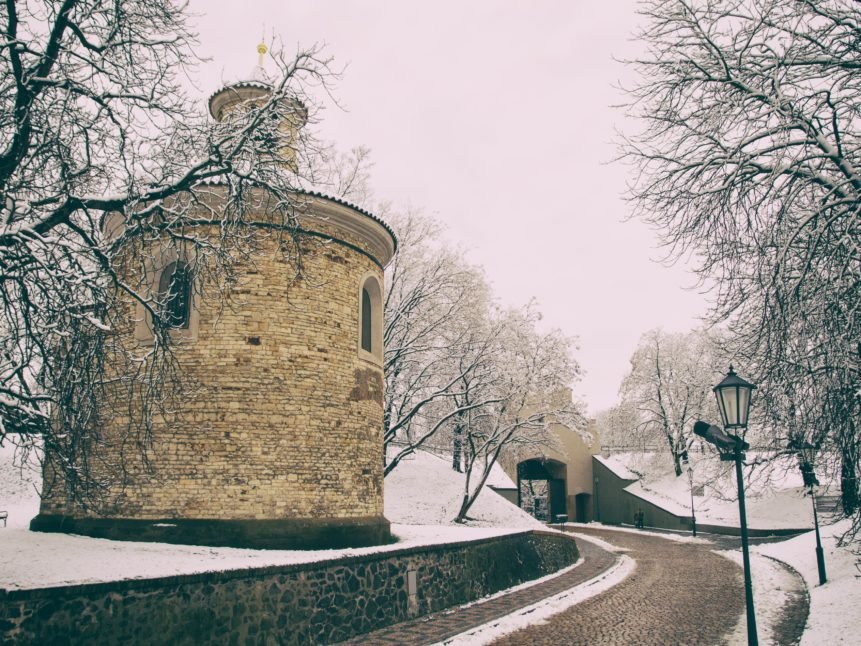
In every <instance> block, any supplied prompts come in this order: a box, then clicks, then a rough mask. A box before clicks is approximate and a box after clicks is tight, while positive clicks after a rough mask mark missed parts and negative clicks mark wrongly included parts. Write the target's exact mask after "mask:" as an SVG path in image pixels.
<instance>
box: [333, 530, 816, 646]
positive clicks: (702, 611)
mask: <svg viewBox="0 0 861 646" xmlns="http://www.w3.org/2000/svg"><path fill="white" fill-rule="evenodd" d="M576 532H577V533H578V534H585V535H591V536H595V537H597V538H600V539H602V540H604V541H606V542H608V543H611V544H612V545H615V546H618V547H619V548H621V549H624V550H627V555H628V556H630V557H631V558H633V559H634V560H635V561H636V563H637V567H636V569H635V570H634V572H633V573H632V574H631V575H630V576H628V577H627V578H626V579H624V580H623V581H622V582H621V583H619V584H617V585H616V586H614V587H613V588H611V589H609V590H607V591H606V592H603V593H601V594H599V595H597V596H595V597H592V598H591V599H587V600H585V601H583V602H581V603H579V604H577V605H576V606H573V607H572V608H569V609H568V610H565V611H563V612H561V613H559V614H556V615H553V616H552V617H551V618H550V619H549V620H548V621H547V623H546V624H543V625H533V626H529V627H527V628H524V629H523V630H520V631H518V632H516V633H512V634H510V635H507V636H506V637H504V638H502V639H499V640H497V641H496V642H494V644H497V645H500V646H522V645H523V644H539V645H542V644H547V645H552V646H559V645H560V644H562V645H565V646H569V645H570V646H574V645H576V644H588V645H589V646H631V645H641V644H642V645H648V646H654V645H660V646H669V645H674V644H686V645H688V644H690V645H696V646H710V645H722V644H726V643H727V640H728V639H729V637H730V635H732V633H733V631H734V629H735V627H736V624H737V622H738V621H739V619H740V618H741V616H742V614H743V613H744V584H743V581H742V570H741V568H740V567H738V566H736V565H733V564H732V563H731V562H730V561H729V560H728V559H726V558H724V557H723V556H720V555H718V554H715V553H714V552H713V550H715V549H733V548H735V547H736V545H735V542H737V540H738V539H731V538H728V537H718V538H717V540H716V542H717V544H715V543H714V542H708V543H706V542H703V543H688V542H678V541H672V540H667V539H664V538H661V537H658V536H655V535H654V534H649V533H642V534H641V533H635V532H618V531H612V530H602V529H593V528H587V527H583V526H578V527H577V529H576ZM579 545H580V548H581V553H582V554H583V557H584V558H585V563H584V564H583V565H581V566H579V567H576V568H574V569H573V570H571V571H570V572H568V573H567V574H563V575H561V576H559V577H557V578H554V579H550V580H549V581H546V582H543V583H540V584H538V585H536V586H533V587H530V588H526V589H523V590H519V591H516V592H513V593H510V594H508V595H504V596H501V597H497V598H495V599H492V600H490V601H487V602H483V603H480V604H474V605H470V606H468V607H466V608H463V607H461V608H452V609H449V610H447V611H444V612H442V613H438V614H436V615H433V616H426V617H420V618H418V619H414V620H412V621H408V622H404V623H402V624H398V625H395V626H390V627H388V628H384V629H382V630H379V631H376V632H374V633H370V634H367V635H361V636H359V637H356V638H355V639H353V640H351V641H350V642H348V643H349V644H372V645H374V646H377V645H379V646H382V645H392V646H405V645H410V646H412V645H416V646H418V645H427V644H443V643H447V640H449V639H450V638H451V637H454V636H455V635H457V634H459V633H464V632H467V631H469V630H471V629H473V628H477V627H479V626H481V625H483V624H486V623H487V622H493V621H494V620H495V619H497V618H499V617H502V616H503V615H506V614H508V613H510V612H514V611H516V610H518V609H520V608H523V607H525V606H528V605H529V604H531V603H535V602H536V601H539V600H540V599H544V598H547V597H550V596H552V595H554V594H557V593H558V592H561V591H563V590H566V589H569V588H571V587H573V586H576V585H579V584H580V583H583V582H584V581H586V580H588V579H590V578H592V577H594V576H596V575H597V574H599V573H600V572H603V571H605V570H606V569H607V568H609V567H610V566H611V565H612V564H613V563H614V561H615V555H614V554H612V553H610V552H607V551H605V550H604V549H602V548H600V547H598V546H596V545H593V544H592V543H590V542H588V541H585V540H581V541H579ZM792 573H793V577H794V579H795V585H794V586H793V587H794V588H797V589H789V590H787V592H788V595H787V596H788V598H789V600H788V602H787V603H786V605H785V607H784V608H782V609H781V611H780V615H781V619H780V620H779V621H778V622H777V624H776V625H775V626H774V635H773V637H774V639H773V641H774V643H777V644H781V646H790V645H792V644H797V643H798V642H799V641H800V638H801V633H802V631H803V630H804V625H805V623H806V620H807V613H808V608H809V604H808V601H809V599H808V596H807V591H806V589H805V588H804V584H803V582H802V580H801V577H800V576H799V575H798V573H796V572H794V571H792ZM479 640H480V638H479ZM467 641H469V639H468V638H467Z"/></svg>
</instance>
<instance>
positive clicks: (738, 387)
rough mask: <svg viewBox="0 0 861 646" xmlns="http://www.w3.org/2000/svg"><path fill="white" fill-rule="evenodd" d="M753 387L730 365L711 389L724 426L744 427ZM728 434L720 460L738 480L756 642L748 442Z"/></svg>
mask: <svg viewBox="0 0 861 646" xmlns="http://www.w3.org/2000/svg"><path fill="white" fill-rule="evenodd" d="M755 388H756V386H754V385H753V384H751V383H749V382H747V381H745V380H744V379H742V378H741V377H739V376H738V375H737V374H735V372H734V371H733V369H732V365H730V367H729V372H728V373H727V375H726V377H724V378H723V380H722V381H721V382H720V383H719V384H718V385H717V386H715V387H714V388H713V389H712V390H713V391H714V394H715V398H716V399H717V404H718V410H719V411H720V415H721V419H722V421H723V427H724V430H726V431H730V430H735V429H741V430H742V431H744V430H745V429H746V428H747V415H748V413H749V412H750V396H751V394H752V393H753V390H754V389H755ZM727 436H728V437H729V438H730V439H731V441H732V444H733V446H732V452H731V453H730V452H724V453H722V454H721V460H727V461H728V460H732V461H733V462H735V476H736V479H737V480H738V515H739V521H740V523H741V553H742V561H743V563H744V605H745V608H746V610H747V643H748V646H758V644H759V639H758V638H757V636H756V613H755V612H754V609H753V584H752V583H751V579H750V551H749V546H748V536H747V514H746V512H745V508H744V478H743V477H742V472H741V463H742V460H744V457H745V456H744V453H743V451H744V449H746V448H748V445H747V443H746V442H744V440H742V439H741V438H740V437H738V436H737V435H729V434H727ZM718 448H720V446H719V447H718ZM727 448H729V447H727Z"/></svg>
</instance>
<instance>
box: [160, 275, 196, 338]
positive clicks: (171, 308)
mask: <svg viewBox="0 0 861 646" xmlns="http://www.w3.org/2000/svg"><path fill="white" fill-rule="evenodd" d="M158 302H159V307H160V308H161V315H162V317H163V318H164V320H165V322H166V323H167V325H168V327H172V328H183V329H188V324H189V320H190V319H191V269H190V268H189V266H188V263H185V262H183V261H181V260H177V261H176V262H172V263H170V264H169V265H168V266H167V267H165V268H164V270H163V271H162V272H161V276H160V277H159V280H158Z"/></svg>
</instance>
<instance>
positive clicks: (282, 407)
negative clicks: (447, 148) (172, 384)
mask: <svg viewBox="0 0 861 646" xmlns="http://www.w3.org/2000/svg"><path fill="white" fill-rule="evenodd" d="M269 96H270V88H269V86H268V85H267V84H266V83H264V82H258V81H251V82H244V83H238V84H235V85H232V86H230V87H226V88H224V89H222V90H220V91H219V92H217V93H216V94H214V95H213V96H212V97H211V99H210V101H209V107H210V111H211V113H212V115H213V117H214V118H216V119H217V120H221V119H223V118H224V117H225V115H229V114H230V112H231V111H232V110H234V109H238V108H240V107H241V106H242V105H244V104H245V105H247V104H248V102H255V101H264V100H266V99H268V97H269ZM292 108H293V109H291V110H288V111H287V112H288V113H290V114H293V115H295V116H296V118H295V119H292V120H289V119H288V120H287V122H286V123H285V124H283V128H282V127H281V126H279V129H282V130H291V129H296V128H299V127H301V126H302V125H303V123H304V109H303V108H302V106H301V104H299V103H298V102H296V104H295V105H294V106H292ZM287 162H288V166H289V165H290V159H288V160H287ZM226 190H227V189H226V187H225V186H222V185H220V184H219V183H218V182H217V181H216V182H212V183H210V184H207V185H206V186H205V187H198V188H197V189H195V191H196V193H195V195H196V198H197V200H198V202H199V203H200V204H202V205H203V204H205V206H206V207H207V208H208V209H217V208H218V206H219V204H220V203H223V202H224V196H225V195H226ZM248 199H250V200H251V202H252V204H253V206H252V208H253V209H256V211H255V213H259V218H257V219H264V220H265V219H266V217H267V213H269V212H271V211H272V208H271V205H270V201H271V200H272V198H271V196H269V195H267V193H266V192H264V191H263V190H262V189H261V190H259V191H256V192H255V191H251V193H250V195H249V198H248ZM295 200H296V204H297V205H298V206H297V214H298V228H299V234H298V237H297V240H298V244H299V245H300V246H301V248H302V264H303V272H302V274H301V275H299V274H297V271H296V266H295V256H294V255H291V254H285V253H284V249H283V247H282V245H284V244H285V243H284V239H283V238H282V237H280V236H277V235H272V236H271V237H264V238H263V239H262V240H261V241H260V242H259V243H258V245H257V249H256V253H255V256H254V261H253V264H251V263H250V262H249V263H248V264H246V265H240V266H239V267H238V269H237V275H238V280H237V282H236V284H235V285H233V286H231V287H230V289H229V292H228V294H229V300H230V304H229V306H228V307H224V306H223V303H222V302H221V301H220V300H218V299H208V298H206V297H205V296H202V295H201V294H204V295H205V294H206V293H207V290H205V289H204V290H200V289H188V288H186V289H183V288H182V286H181V284H180V283H181V282H182V280H188V281H194V280H204V279H203V278H202V277H197V276H195V275H194V266H195V265H194V261H193V259H191V258H184V257H181V256H180V255H178V254H177V252H176V251H167V250H164V251H158V250H156V251H154V252H153V253H152V267H151V271H150V272H149V273H151V279H150V282H151V289H152V290H153V292H156V291H159V290H162V291H163V290H164V286H165V285H166V284H168V283H170V285H171V287H169V288H170V289H174V287H173V285H175V284H180V287H179V288H176V289H175V290H174V291H176V294H175V296H176V298H174V299H173V300H172V301H171V303H174V304H177V308H176V310H177V311H176V312H175V313H173V312H172V313H171V316H176V317H177V318H176V325H175V328H174V329H172V330H171V334H172V335H174V336H175V337H176V340H177V341H178V343H177V346H176V351H175V352H176V358H177V363H178V365H179V366H180V367H181V370H182V371H183V372H184V374H185V376H187V377H190V379H191V381H192V382H193V383H195V384H196V386H197V389H196V391H195V393H194V396H193V397H190V398H188V399H187V400H186V401H185V403H184V404H183V409H182V410H181V411H179V415H178V419H179V420H181V422H180V423H179V424H178V425H177V424H172V425H170V426H168V424H167V422H164V421H160V420H157V421H156V422H155V423H154V428H153V437H152V447H151V449H150V451H149V463H148V465H146V466H145V465H143V464H138V463H137V462H135V460H134V459H132V458H130V454H127V455H126V456H125V459H126V462H127V464H126V466H125V472H126V473H125V477H124V478H123V479H122V483H121V485H120V484H117V485H116V490H115V491H108V494H109V497H110V499H111V500H112V504H111V506H110V507H109V508H100V509H99V511H98V512H94V511H93V510H91V509H84V508H82V507H80V506H78V505H76V504H75V503H74V502H73V501H71V500H70V499H69V498H68V497H67V496H66V494H64V489H65V488H64V487H63V486H62V483H59V484H57V486H53V487H50V488H49V489H46V491H45V492H44V495H43V501H42V507H41V513H40V514H39V515H38V516H37V517H36V518H35V519H34V520H33V522H32V524H31V528H32V529H34V530H42V531H64V532H72V533H79V534H87V535H92V536H100V537H107V538H118V539H127V540H147V541H150V540H151V541H166V542H175V543H191V544H202V545H229V546H244V547H265V548H279V549H283V548H324V547H326V548H330V547H344V546H362V545H372V544H379V543H385V542H390V541H391V540H392V539H391V534H390V532H389V523H388V521H387V520H386V519H385V518H384V516H383V457H382V447H383V437H382V433H383V406H382V404H383V383H384V381H383V367H382V366H383V333H382V325H383V311H382V306H383V293H382V292H383V284H384V282H383V268H384V267H385V265H386V263H388V261H389V260H390V259H391V257H392V255H393V254H394V251H395V245H396V241H395V237H394V235H393V233H392V231H391V230H390V229H389V227H388V226H387V225H386V224H385V223H383V222H382V221H381V220H379V219H377V218H376V217H374V216H373V215H371V214H370V213H368V212H366V211H363V210H362V209H359V208H357V207H355V206H352V205H350V204H347V203H345V202H343V201H340V200H337V199H333V198H330V197H326V196H323V195H320V194H316V193H297V194H296V195H295ZM201 208H202V207H201ZM210 212H211V211H210ZM118 225H119V221H117V222H112V221H111V218H107V219H106V227H107V228H108V230H110V228H111V227H112V226H118ZM291 258H293V259H292V260H291ZM166 272H167V274H166ZM165 276H167V280H166V279H165ZM177 276H178V277H180V278H179V279H176V278H172V277H177ZM171 280H175V281H179V282H174V283H171V282H170V281H171ZM127 307H128V309H129V311H128V313H129V321H130V324H129V329H128V330H126V331H124V333H123V334H124V337H123V338H124V341H123V343H129V344H133V345H134V347H136V348H145V347H146V346H147V344H148V343H149V344H152V343H153V338H152V332H151V327H150V325H151V321H150V319H149V317H148V316H147V314H146V312H145V311H144V309H143V306H142V305H140V304H137V305H136V304H134V303H131V302H129V303H128V304H127ZM171 307H173V306H171ZM133 414H134V413H132V415H133ZM112 424H113V425H114V426H111V425H112ZM127 427H128V419H122V418H118V419H111V420H108V421H106V422H105V428H104V429H102V430H103V433H102V434H103V436H104V438H105V441H104V442H103V448H101V449H100V450H102V451H104V452H105V460H104V462H106V463H107V462H110V460H109V459H108V458H109V457H116V455H117V451H120V450H121V449H119V448H118V447H119V446H120V445H121V444H122V437H123V429H124V428H127ZM108 454H110V455H108ZM48 479H49V474H46V481H47V480H48Z"/></svg>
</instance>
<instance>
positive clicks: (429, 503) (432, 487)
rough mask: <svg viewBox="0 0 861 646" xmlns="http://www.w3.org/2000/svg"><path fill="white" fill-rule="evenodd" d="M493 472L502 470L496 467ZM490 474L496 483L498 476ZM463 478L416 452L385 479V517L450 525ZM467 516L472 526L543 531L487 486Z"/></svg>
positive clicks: (434, 458) (444, 464)
mask: <svg viewBox="0 0 861 646" xmlns="http://www.w3.org/2000/svg"><path fill="white" fill-rule="evenodd" d="M494 469H499V470H500V471H501V470H502V469H501V468H500V466H499V465H498V464H497V465H494ZM491 475H494V477H495V479H496V481H499V476H498V474H494V473H493V472H491ZM465 479H466V477H465V476H464V474H462V473H457V472H455V471H452V468H451V465H450V464H449V461H448V460H445V459H443V458H439V457H437V456H435V455H432V454H430V453H426V452H424V451H418V452H417V453H415V454H414V456H412V459H410V460H405V461H403V462H401V463H400V464H399V465H398V467H397V469H395V470H394V471H392V472H391V473H390V474H389V475H388V477H387V478H386V488H385V491H386V500H385V515H386V518H388V519H389V520H390V521H391V522H393V523H401V524H404V525H453V524H455V523H454V519H455V517H456V516H457V513H458V511H459V510H460V504H461V501H462V500H463V490H464V481H465ZM468 516H469V518H471V519H473V520H470V521H469V525H470V526H473V527H485V526H490V527H512V528H521V529H523V528H532V529H547V527H546V525H544V523H542V522H540V521H537V520H535V519H534V518H533V517H532V516H530V515H529V514H527V513H526V512H525V511H523V510H522V509H520V508H519V507H517V506H515V505H512V504H511V503H510V502H508V501H507V500H505V498H503V497H502V496H500V495H499V494H497V493H496V492H495V491H493V490H492V489H490V488H488V487H487V486H486V487H485V490H484V491H482V492H481V495H480V496H479V497H478V499H477V500H476V502H475V504H474V505H473V506H472V508H471V509H470V510H469V514H468Z"/></svg>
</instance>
